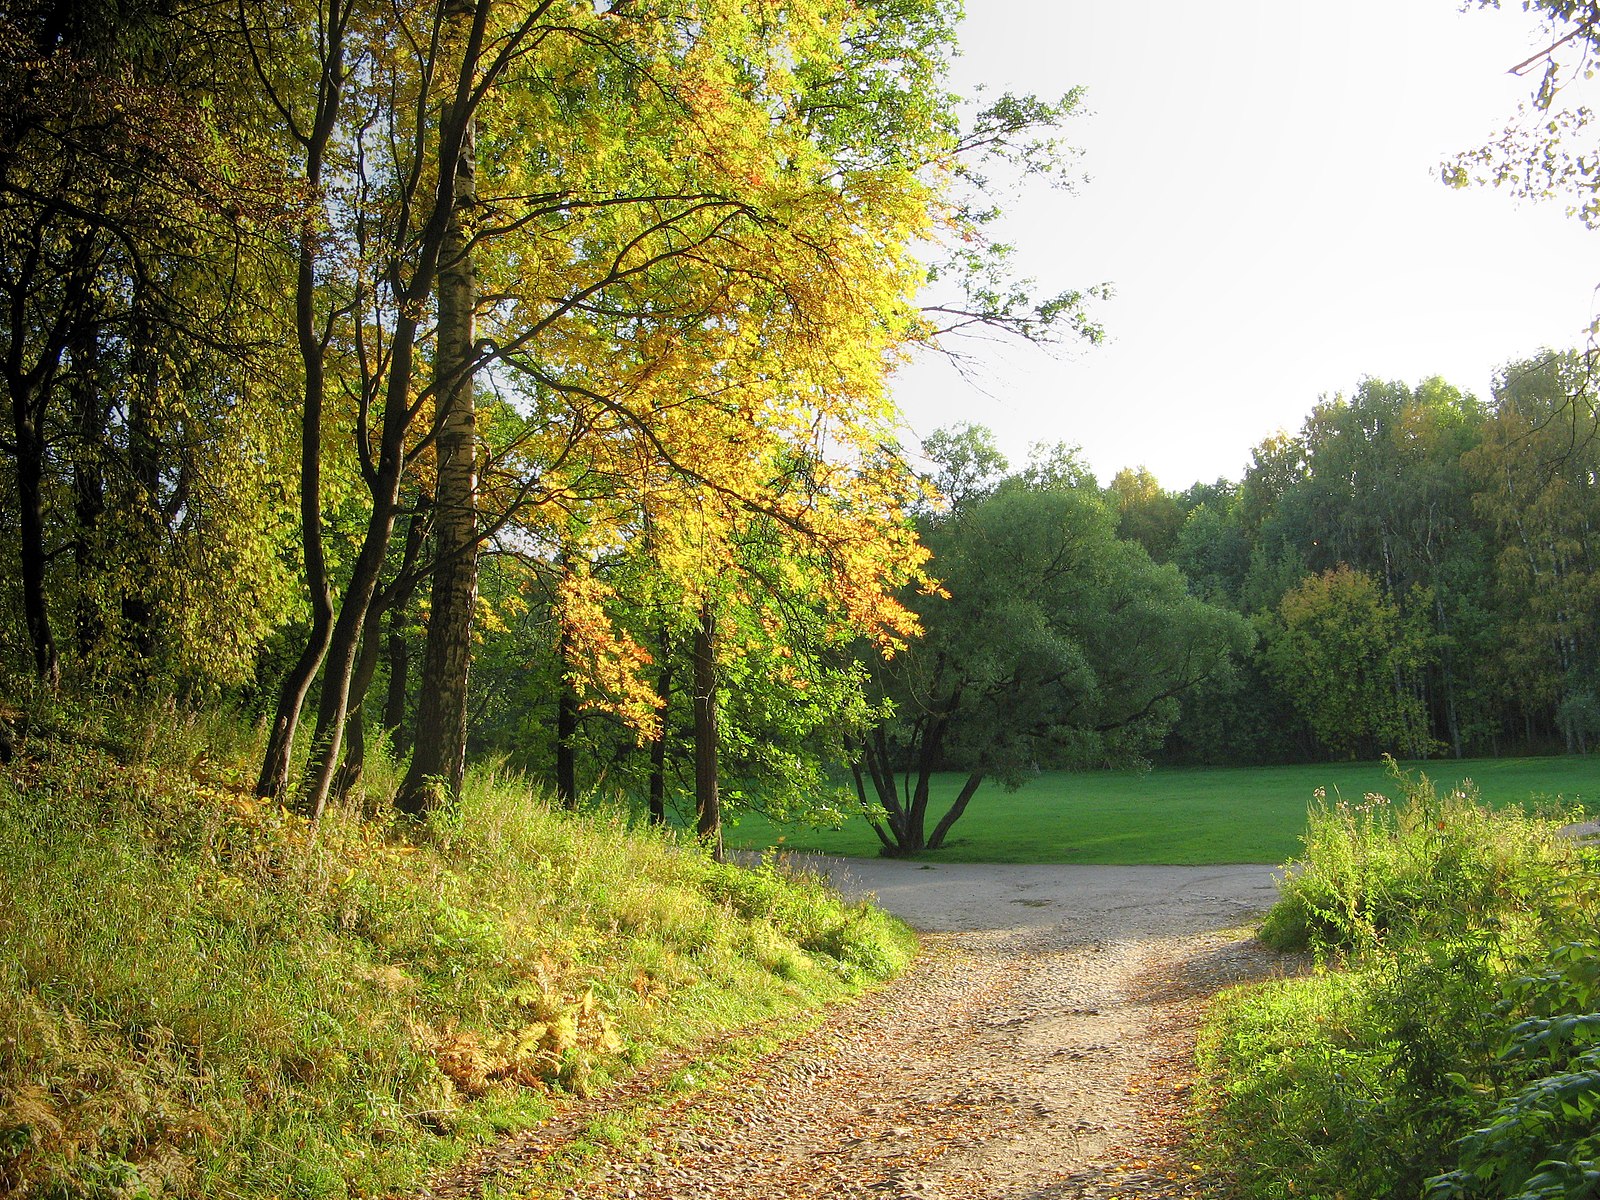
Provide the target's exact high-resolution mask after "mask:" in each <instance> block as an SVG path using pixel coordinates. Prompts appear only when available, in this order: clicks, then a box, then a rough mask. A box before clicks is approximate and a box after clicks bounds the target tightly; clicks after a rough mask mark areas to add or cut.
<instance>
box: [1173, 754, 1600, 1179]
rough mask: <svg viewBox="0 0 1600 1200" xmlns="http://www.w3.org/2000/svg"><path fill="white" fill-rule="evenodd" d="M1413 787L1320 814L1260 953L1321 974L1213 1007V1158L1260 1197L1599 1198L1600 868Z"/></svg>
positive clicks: (1556, 843) (1480, 811)
mask: <svg viewBox="0 0 1600 1200" xmlns="http://www.w3.org/2000/svg"><path fill="white" fill-rule="evenodd" d="M1399 782H1400V783H1401V785H1402V786H1401V788H1400V791H1401V793H1402V795H1401V798H1400V799H1399V801H1398V802H1391V801H1389V800H1388V799H1387V798H1386V797H1384V796H1381V795H1377V794H1369V795H1367V796H1365V797H1363V798H1362V799H1361V800H1359V801H1355V802H1352V801H1349V800H1335V799H1332V798H1324V800H1323V802H1321V803H1320V804H1319V805H1318V806H1317V807H1316V808H1315V809H1314V810H1313V812H1312V814H1311V820H1310V829H1309V832H1308V834H1307V837H1306V849H1305V854H1304V857H1303V858H1302V859H1300V860H1298V861H1297V862H1295V863H1292V864H1291V866H1290V875H1289V877H1288V878H1287V880H1286V882H1285V884H1284V887H1283V895H1282V898H1281V900H1280V901H1279V902H1278V904H1277V905H1276V906H1275V907H1274V908H1273V909H1272V910H1271V912H1270V913H1268V915H1267V918H1266V920H1265V923H1264V925H1263V929H1262V936H1263V937H1264V938H1265V939H1266V940H1267V941H1268V942H1269V943H1271V944H1273V945H1275V946H1277V947H1278V948H1280V949H1284V950H1300V951H1307V952H1309V953H1310V954H1311V955H1312V956H1313V958H1314V960H1315V963H1316V966H1315V970H1314V971H1313V972H1312V973H1310V974H1308V975H1305V976H1303V977H1298V978H1287V979H1283V980H1279V981H1275V982H1271V983H1267V984H1263V985H1258V986H1251V987H1246V988H1243V989H1240V990H1237V991H1235V992H1233V993H1230V994H1227V995H1225V996H1224V997H1223V998H1222V1000H1221V1001H1220V1002H1219V1003H1218V1004H1217V1005H1216V1007H1215V1008H1214V1009H1213V1010H1212V1013H1211V1015H1210V1018H1209V1024H1208V1028H1207V1030H1206V1032H1205V1034H1204V1035H1203V1038H1202V1045H1201V1076H1202V1080H1201V1086H1200V1088H1199V1092H1198V1103H1197V1109H1196V1114H1195V1120H1196V1122H1197V1126H1198V1127H1199V1128H1203V1129H1204V1131H1205V1136H1204V1137H1202V1138H1197V1139H1196V1147H1197V1152H1198V1153H1199V1154H1200V1155H1201V1156H1202V1157H1204V1158H1206V1159H1208V1160H1209V1165H1210V1166H1211V1167H1212V1168H1213V1169H1214V1170H1215V1171H1217V1172H1218V1173H1219V1174H1221V1175H1223V1176H1225V1177H1227V1178H1230V1179H1232V1180H1233V1182H1234V1184H1235V1186H1236V1194H1237V1195H1239V1196H1241V1197H1246V1198H1248V1200H1287V1198H1288V1197H1291V1196H1293V1197H1326V1198H1329V1200H1331V1198H1333V1197H1343V1198H1346V1200H1388V1198H1391V1197H1405V1196H1413V1197H1415V1196H1425V1197H1427V1200H1469V1198H1474V1200H1475V1198H1487V1197H1496V1198H1511V1197H1516V1198H1517V1200H1536V1198H1537V1200H1555V1198H1561V1200H1577V1198H1579V1197H1592V1196H1594V1195H1596V1194H1597V1190H1600V940H1597V938H1596V932H1595V928H1596V927H1595V913H1596V911H1597V905H1600V881H1597V878H1596V873H1595V869H1596V866H1597V865H1600V850H1597V849H1596V848H1594V847H1592V846H1588V847H1586V846H1585V845H1583V844H1582V843H1579V842H1575V841H1573V840H1572V839H1570V838H1568V837H1565V836H1563V835H1562V834H1561V833H1559V832H1558V829H1559V823H1560V822H1561V821H1562V820H1563V819H1566V818H1570V817H1571V816H1573V815H1575V814H1573V813H1571V812H1567V813H1551V814H1546V815H1545V816H1530V815H1528V814H1527V813H1525V812H1524V811H1522V810H1520V809H1517V808H1505V809H1500V810H1493V809H1490V808H1489V807H1487V806H1485V805H1484V804H1483V803H1482V802H1481V799H1480V797H1479V796H1478V795H1477V793H1476V792H1475V790H1474V789H1472V788H1469V787H1462V788H1451V789H1446V790H1440V789H1438V788H1436V787H1435V786H1434V785H1433V784H1432V783H1431V782H1430V781H1429V780H1428V779H1427V778H1426V777H1425V776H1420V775H1419V776H1409V777H1406V776H1402V777H1401V778H1400V780H1399Z"/></svg>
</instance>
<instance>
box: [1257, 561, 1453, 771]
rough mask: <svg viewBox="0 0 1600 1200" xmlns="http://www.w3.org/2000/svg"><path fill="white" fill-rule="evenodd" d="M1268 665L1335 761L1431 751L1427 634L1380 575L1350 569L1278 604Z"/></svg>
mask: <svg viewBox="0 0 1600 1200" xmlns="http://www.w3.org/2000/svg"><path fill="white" fill-rule="evenodd" d="M1278 617H1279V619H1280V621H1281V626H1280V627H1279V628H1278V629H1277V630H1276V631H1275V633H1274V635H1273V636H1272V638H1271V640H1270V642H1269V645H1268V649H1267V658H1268V661H1269V662H1270V664H1271V666H1272V669H1273V671H1274V672H1275V674H1276V675H1277V677H1278V679H1279V681H1280V683H1281V684H1282V686H1283V688H1284V690H1285V691H1286V692H1287V693H1288V694H1289V695H1290V696H1291V697H1292V698H1293V700H1294V704H1295V706H1296V707H1297V708H1298V709H1299V710H1300V711H1301V712H1302V713H1304V714H1305V716H1306V719H1307V720H1308V721H1309V722H1310V724H1311V726H1312V728H1313V729H1314V730H1315V731H1316V733H1317V736H1318V737H1319V738H1321V739H1322V741H1323V743H1324V744H1325V745H1326V746H1328V748H1329V749H1330V750H1332V751H1333V752H1334V753H1335V754H1338V755H1342V756H1347V757H1354V756H1355V755H1356V754H1357V753H1363V754H1368V755H1371V754H1375V753H1377V752H1379V751H1384V752H1390V753H1396V754H1399V755H1402V756H1405V757H1413V758H1414V757H1421V756H1424V755H1426V754H1427V753H1428V751H1429V749H1430V741H1429V738H1428V729H1427V714H1426V711H1425V710H1424V708H1423V705H1422V702H1421V698H1420V696H1419V694H1418V690H1417V680H1418V676H1419V674H1420V672H1421V670H1422V668H1423V666H1424V665H1425V663H1426V661H1427V656H1428V645H1427V635H1426V631H1425V629H1424V628H1423V627H1421V625H1420V624H1419V622H1417V621H1416V620H1414V619H1413V620H1410V621H1408V620H1406V619H1405V618H1404V617H1403V616H1402V614H1401V612H1400V609H1399V607H1398V606H1397V605H1396V604H1395V602H1394V601H1393V600H1392V599H1391V598H1390V597H1389V596H1388V595H1387V594H1386V593H1385V592H1384V590H1383V587H1382V585H1381V584H1380V583H1379V582H1378V581H1377V580H1376V579H1374V578H1373V577H1372V576H1370V575H1368V574H1366V573H1364V572H1361V571H1356V570H1353V569H1351V568H1350V567H1347V566H1341V567H1335V568H1333V569H1332V570H1329V571H1324V572H1322V573H1321V574H1318V575H1313V576H1310V577H1308V578H1307V579H1306V580H1304V581H1303V582H1302V583H1301V584H1300V585H1299V586H1298V587H1296V588H1294V589H1292V590H1291V591H1290V592H1289V593H1288V594H1286V595H1285V596H1284V598H1283V601H1282V602H1281V604H1280V605H1279V606H1278Z"/></svg>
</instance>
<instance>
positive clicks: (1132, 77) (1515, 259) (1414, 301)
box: [895, 0, 1600, 489]
mask: <svg viewBox="0 0 1600 1200" xmlns="http://www.w3.org/2000/svg"><path fill="white" fill-rule="evenodd" d="M967 7H968V10H969V13H968V17H967V20H966V22H965V24H964V25H963V27H962V39H961V40H962V48H963V57H962V58H961V59H960V60H959V62H958V67H957V81H958V86H959V87H960V88H962V89H963V90H966V91H969V92H970V90H971V87H972V85H973V84H976V83H978V82H982V83H984V84H986V85H987V86H988V87H989V88H990V90H991V91H1001V90H1005V89H1011V90H1017V91H1031V92H1037V93H1040V94H1054V95H1059V94H1060V93H1061V92H1062V91H1064V90H1065V89H1066V88H1068V87H1070V86H1072V85H1075V84H1082V85H1084V86H1086V88H1087V89H1088V90H1087V96H1086V99H1085V105H1084V107H1085V110H1086V112H1085V114H1084V115H1082V116H1079V117H1077V118H1075V119H1074V120H1073V121H1072V122H1071V123H1070V124H1069V126H1068V128H1067V131H1066V132H1067V140H1069V141H1070V142H1071V143H1072V144H1074V145H1076V146H1078V147H1081V148H1082V150H1083V152H1084V153H1083V158H1082V161H1081V167H1082V170H1083V171H1084V172H1086V173H1087V174H1088V175H1089V176H1090V178H1089V180H1088V182H1087V183H1085V184H1083V185H1082V186H1081V187H1079V188H1078V189H1077V191H1076V193H1075V194H1063V193H1062V192H1060V191H1057V190H1054V189H1051V188H1049V187H1045V186H1039V187H1031V188H1028V189H1026V190H1025V191H1024V192H1022V193H1021V194H1020V195H1018V196H1015V197H1013V198H1011V199H1010V200H1009V201H1008V202H1007V208H1008V211H1009V212H1010V213H1011V214H1012V216H1011V217H1010V218H1009V219H1008V222H1007V224H1006V227H1005V230H1004V233H1003V238H1004V239H1005V240H1008V241H1011V242H1012V243H1014V244H1015V245H1016V246H1017V249H1018V258H1019V259H1020V261H1021V263H1022V264H1023V267H1024V270H1025V272H1026V273H1027V274H1029V275H1032V276H1033V277H1035V278H1036V279H1037V280H1038V281H1039V282H1040V284H1041V285H1042V286H1044V287H1045V288H1046V289H1047V290H1048V291H1050V292H1052V293H1053V292H1055V291H1059V290H1061V289H1063V288H1066V287H1085V286H1088V285H1090V284H1095V283H1100V282H1102V281H1107V282H1110V283H1111V284H1112V285H1113V286H1114V288H1115V296H1114V298H1113V299H1111V300H1110V301H1108V302H1106V303H1104V304H1101V305H1099V306H1098V308H1097V309H1096V312H1097V314H1098V316H1099V318H1100V320H1101V321H1102V323H1103V324H1104V325H1105V327H1106V330H1107V334H1108V339H1107V342H1106V343H1105V344H1103V345H1101V346H1099V347H1096V348H1081V349H1080V348H1067V349H1066V350H1064V351H1061V352H1057V353H1055V354H1054V355H1053V356H1051V355H1047V354H1045V353H1043V352H1040V351H1038V350H1035V349H1032V348H1031V347H1027V346H1019V345H1014V344H1013V345H987V346H982V347H978V348H977V349H978V350H979V363H978V367H977V374H978V380H977V382H976V383H973V382H968V381H966V380H964V379H963V378H962V377H961V376H960V375H958V374H957V373H956V372H955V371H953V370H952V369H951V368H950V367H949V366H947V365H945V364H943V363H942V362H939V361H938V360H936V359H928V360H925V361H923V362H921V363H919V364H917V365H915V366H913V367H911V368H909V369H907V370H905V371H904V372H902V373H901V375H900V376H899V378H898V379H897V382H896V386H895V394H896V396H897V398H898V399H899V401H900V403H901V405H902V407H903V408H904V409H905V410H906V413H907V418H908V421H909V423H910V425H911V427H912V430H913V431H914V432H915V433H919V434H920V433H926V432H929V431H931V430H932V429H935V428H938V427H939V426H941V425H947V424H950V423H952V422H954V421H958V420H968V421H974V422H977V423H980V424H985V425H988V426H990V427H991V428H992V429H994V430H995V431H996V433H997V435H998V436H999V438H1000V441H1001V445H1002V447H1003V448H1004V449H1005V450H1006V451H1007V452H1008V453H1009V454H1011V455H1012V456H1013V457H1014V458H1015V459H1017V460H1019V461H1020V460H1021V459H1022V458H1023V457H1024V455H1025V453H1026V450H1027V447H1028V446H1029V445H1030V444H1031V443H1033V442H1036V441H1048V442H1056V441H1064V442H1069V443H1074V444H1077V445H1081V446H1082V447H1083V450H1084V456H1085V458H1086V459H1087V460H1088V462H1089V463H1090V465H1091V466H1092V467H1093V468H1094V469H1095V471H1096V472H1097V474H1099V476H1100V477H1101V479H1102V481H1104V480H1107V479H1109V477H1110V476H1111V475H1112V474H1113V473H1115V472H1116V470H1117V469H1119V468H1120V467H1123V466H1138V465H1144V466H1147V467H1148V468H1149V469H1150V470H1151V471H1153V472H1154V473H1155V474H1156V475H1157V476H1158V477H1159V478H1160V480H1161V481H1162V483H1163V484H1164V485H1166V486H1167V487H1169V488H1173V489H1181V488H1183V487H1186V486H1187V485H1188V484H1190V483H1192V482H1194V481H1195V480H1196V479H1202V480H1211V479H1214V478H1217V477H1218V476H1226V477H1228V478H1232V479H1237V478H1238V477H1239V475H1240V474H1241V472H1242V470H1243V468H1244V465H1245V463H1246V462H1247V461H1248V459H1249V453H1250V449H1251V447H1252V446H1254V445H1256V444H1257V443H1258V442H1260V441H1261V440H1262V439H1263V438H1264V437H1266V436H1268V435H1269V434H1271V433H1273V432H1275V431H1276V430H1278V429H1288V430H1290V431H1293V430H1296V429H1298V428H1299V426H1300V424H1301V422H1302V421H1303V420H1304V418H1305V416H1306V414H1307V413H1308V412H1309V411H1310V409H1311V407H1312V405H1313V404H1315V403H1316V401H1317V399H1318V398H1319V397H1320V396H1323V395H1332V394H1334V393H1341V392H1342V393H1345V394H1348V393H1349V392H1351V391H1352V390H1353V389H1354V388H1355V386H1356V385H1357V384H1358V383H1359V381H1360V380H1361V379H1362V378H1363V377H1364V376H1367V375H1374V376H1379V377H1381V378H1385V379H1399V380H1402V381H1404V382H1407V383H1413V384H1414V383H1416V382H1418V381H1420V380H1422V379H1424V378H1426V377H1427V376H1430V375H1442V376H1444V377H1445V378H1446V379H1448V380H1450V381H1451V382H1452V383H1455V384H1456V385H1457V386H1459V387H1461V388H1463V389H1465V390H1469V391H1473V392H1476V393H1478V394H1479V395H1484V396H1486V395H1487V394H1488V390H1489V385H1490V380H1491V379H1492V377H1493V373H1494V371H1495V370H1496V368H1498V367H1500V366H1503V365H1504V364H1505V363H1507V362H1508V361H1511V360H1513V359H1517V358H1521V357H1525V356H1528V355H1531V354H1532V353H1534V352H1536V351H1537V350H1538V349H1540V348H1541V347H1543V346H1547V345H1549V346H1558V347H1565V346H1576V345H1580V344H1582V343H1583V340H1584V338H1585V334H1586V330H1587V327H1588V324H1589V322H1590V320H1591V318H1592V315H1593V312H1594V310H1595V308H1596V305H1597V302H1596V296H1595V285H1596V283H1597V282H1600V256H1597V255H1596V250H1597V249H1600V233H1594V234H1590V233H1588V232H1586V231H1585V230H1584V229H1583V228H1582V227H1581V226H1580V225H1579V224H1578V223H1577V222H1576V221H1574V220H1571V219H1569V218H1567V217H1566V216H1565V215H1564V212H1563V210H1562V208H1561V207H1560V205H1559V204H1547V205H1527V204H1522V205H1519V204H1516V203H1514V202H1513V201H1512V200H1511V198H1510V197H1509V196H1508V195H1506V194H1504V193H1498V192H1494V191H1492V190H1484V189H1469V190H1466V191H1455V190H1452V189H1449V188H1447V187H1445V186H1444V185H1443V184H1442V183H1441V182H1440V176H1439V169H1440V164H1441V162H1442V161H1443V160H1444V159H1446V158H1449V157H1451V156H1452V155H1453V153H1454V152H1456V151H1460V150H1465V149H1469V148H1472V147H1475V146H1480V145H1482V144H1484V143H1485V142H1486V141H1488V140H1489V139H1490V137H1491V136H1492V135H1493V134H1494V133H1496V132H1497V131H1499V130H1500V129H1502V128H1503V127H1504V125H1505V123H1506V121H1507V120H1508V119H1509V118H1510V117H1511V116H1512V115H1513V114H1514V113H1515V111H1516V108H1517V105H1518V104H1519V103H1520V102H1522V101H1523V100H1525V99H1526V97H1527V95H1528V92H1529V90H1530V88H1531V86H1532V84H1531V81H1530V80H1525V79H1518V78H1515V77H1513V76H1511V75H1509V74H1507V68H1508V67H1510V66H1512V65H1513V64H1515V63H1517V62H1519V61H1520V60H1522V59H1524V58H1526V57H1527V56H1528V55H1529V54H1530V53H1532V52H1533V51H1535V50H1537V49H1540V48H1542V46H1543V44H1544V43H1543V42H1542V41H1541V39H1540V33H1539V30H1538V29H1537V26H1536V25H1535V23H1534V22H1533V21H1532V20H1531V19H1530V18H1529V17H1528V16H1527V15H1526V14H1523V13H1522V12H1520V11H1519V9H1520V6H1519V5H1518V4H1516V3H1515V0H1506V8H1507V9H1508V10H1509V11H1503V12H1495V11H1492V10H1491V11H1481V12H1480V11H1473V12H1469V13H1461V12H1459V11H1458V5H1457V2H1456V0H1341V2H1340V3H1337V4H1320V3H1319V4H1310V3H1284V0H1207V2H1206V3H1195V2H1194V0H1146V2H1144V3H1141V4H1128V3H1123V2H1118V0H968V4H967Z"/></svg>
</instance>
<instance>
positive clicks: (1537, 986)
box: [1426, 942, 1600, 1200]
mask: <svg viewBox="0 0 1600 1200" xmlns="http://www.w3.org/2000/svg"><path fill="white" fill-rule="evenodd" d="M1498 1015H1500V1016H1501V1017H1502V1020H1504V1019H1505V1018H1508V1017H1509V1018H1511V1019H1515V1020H1516V1023H1515V1024H1513V1025H1512V1026H1511V1028H1510V1029H1509V1030H1507V1031H1506V1032H1505V1034H1504V1038H1503V1045H1502V1049H1501V1052H1500V1055H1499V1057H1498V1059H1497V1061H1496V1062H1495V1064H1494V1071H1493V1075H1494V1084H1495V1087H1494V1094H1495V1095H1496V1096H1497V1097H1498V1098H1499V1102H1498V1103H1497V1104H1496V1105H1495V1106H1494V1108H1493V1109H1492V1110H1491V1111H1490V1112H1489V1113H1488V1119H1487V1120H1486V1121H1484V1122H1483V1123H1481V1124H1478V1125H1477V1126H1476V1127H1475V1128H1473V1129H1472V1131H1471V1132H1470V1133H1468V1134H1467V1135H1466V1136H1465V1137H1463V1138H1462V1139H1461V1140H1460V1141H1459V1143H1458V1144H1457V1145H1456V1147H1455V1150H1456V1153H1457V1164H1456V1168H1455V1169H1454V1170H1452V1171H1449V1172H1446V1173H1444V1174H1441V1175H1439V1176H1438V1177H1436V1178H1434V1179H1432V1180H1430V1181H1429V1186H1428V1190H1427V1193H1426V1194H1427V1198H1428V1200H1469V1198H1471V1200H1479V1198H1489V1197H1515V1198H1516V1200H1583V1198H1586V1197H1594V1196H1597V1195H1600V944H1596V943H1594V942H1587V943H1582V942H1573V943H1567V944H1565V945H1561V946H1557V947H1555V948H1554V949H1553V950H1551V952H1550V953H1549V955H1548V956H1547V957H1546V959H1545V960H1544V962H1543V963H1541V964H1540V969H1539V970H1537V971H1535V972H1533V973H1530V974H1527V975H1524V976H1521V977H1519V978H1518V979H1516V980H1515V981H1514V982H1513V984H1512V986H1511V988H1510V989H1509V996H1508V998H1507V1000H1506V1002H1505V1003H1504V1004H1502V1005H1501V1006H1500V1009H1499V1013H1498ZM1516 1018H1520V1019H1516Z"/></svg>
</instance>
